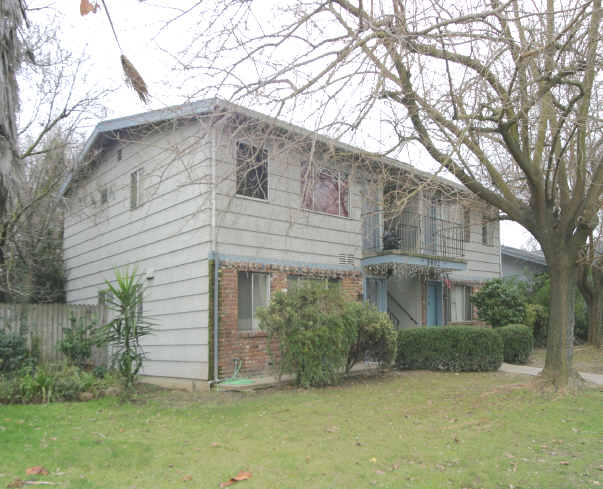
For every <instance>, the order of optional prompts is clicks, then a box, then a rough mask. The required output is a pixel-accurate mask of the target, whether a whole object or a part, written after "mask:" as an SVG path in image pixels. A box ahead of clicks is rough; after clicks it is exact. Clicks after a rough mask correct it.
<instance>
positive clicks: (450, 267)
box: [360, 253, 467, 272]
mask: <svg viewBox="0 0 603 489" xmlns="http://www.w3.org/2000/svg"><path fill="white" fill-rule="evenodd" d="M360 263H361V265H362V266H363V267H368V266H371V265H396V264H400V265H414V266H418V267H425V268H437V269H440V270H446V271H451V272H462V271H464V270H467V263H466V262H465V261H463V260H455V259H453V258H448V257H445V258H444V257H441V256H415V255H399V254H389V253H388V254H384V255H375V256H368V257H364V258H362V260H361V262H360Z"/></svg>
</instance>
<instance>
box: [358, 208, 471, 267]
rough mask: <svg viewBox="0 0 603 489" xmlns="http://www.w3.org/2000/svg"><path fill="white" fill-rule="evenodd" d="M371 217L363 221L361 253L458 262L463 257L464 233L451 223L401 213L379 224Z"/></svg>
mask: <svg viewBox="0 0 603 489" xmlns="http://www.w3.org/2000/svg"><path fill="white" fill-rule="evenodd" d="M380 221H381V220H380V219H376V218H375V217H374V216H372V217H371V218H369V219H367V220H365V223H364V224H365V240H364V244H365V250H366V251H373V252H377V251H378V252H383V251H391V250H395V251H399V252H402V253H409V254H418V255H429V256H442V257H451V258H461V257H463V256H464V229H463V226H462V225H461V224H459V223H457V222H454V221H448V220H446V219H440V218H437V217H433V216H422V215H420V214H416V213H412V212H404V213H402V214H401V215H400V216H396V217H394V218H392V219H389V220H385V222H383V229H384V231H383V233H381V232H380V229H381V225H380Z"/></svg>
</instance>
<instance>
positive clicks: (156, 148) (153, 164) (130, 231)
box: [64, 123, 210, 379]
mask: <svg viewBox="0 0 603 489" xmlns="http://www.w3.org/2000/svg"><path fill="white" fill-rule="evenodd" d="M118 149H121V150H122V159H121V161H118V160H117V150H118ZM138 168H143V192H144V193H143V204H142V205H141V206H139V207H137V208H135V209H131V208H130V174H131V173H132V172H133V171H134V170H136V169H138ZM209 174H210V151H209V140H208V138H207V131H206V130H205V129H204V128H203V127H202V126H201V125H200V124H199V123H187V124H185V125H181V126H179V127H177V128H168V129H166V128H165V127H164V128H162V129H161V130H159V129H158V130H157V131H154V132H153V131H152V132H150V133H148V134H146V135H145V136H144V137H141V138H134V137H132V141H125V140H124V141H120V142H115V143H114V144H113V145H112V147H111V148H109V149H108V150H107V151H106V153H105V154H104V155H103V156H102V163H101V164H99V165H98V167H97V168H96V169H95V170H94V171H93V172H91V173H90V175H88V176H87V178H85V179H84V180H83V181H81V182H79V183H78V184H76V185H74V187H73V189H72V192H71V194H70V196H69V213H68V215H67V217H66V220H65V242H64V253H65V264H66V272H67V277H68V282H67V300H68V302H70V303H87V304H94V303H96V302H97V297H98V292H99V290H101V289H103V288H104V287H105V285H104V280H105V279H107V280H112V278H113V276H114V269H115V268H123V267H130V268H133V267H136V268H137V269H138V271H139V272H140V273H145V272H148V271H150V270H152V271H153V279H152V280H145V283H146V285H147V290H146V293H145V299H144V311H145V314H148V316H149V318H150V319H151V321H152V322H153V324H154V328H155V332H154V334H153V335H152V336H149V337H147V338H145V339H144V341H143V345H144V348H145V352H146V354H147V358H148V359H147V361H145V363H144V366H143V372H142V373H143V374H145V375H151V376H162V377H178V378H188V379H207V372H208V363H207V362H208V333H207V331H208V328H207V321H208V303H209V298H208V253H209V250H210V212H209V200H208V199H209V195H210V191H209V190H210V188H209V177H208V175H209ZM104 188H107V190H108V197H109V199H108V202H106V203H105V204H101V203H100V198H99V196H100V191H101V189H104Z"/></svg>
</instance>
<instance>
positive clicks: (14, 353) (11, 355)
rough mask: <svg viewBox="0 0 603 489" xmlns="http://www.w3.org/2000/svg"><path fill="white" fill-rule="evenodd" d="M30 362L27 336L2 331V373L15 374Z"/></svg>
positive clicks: (0, 335)
mask: <svg viewBox="0 0 603 489" xmlns="http://www.w3.org/2000/svg"><path fill="white" fill-rule="evenodd" d="M29 360H30V354H29V349H28V348H27V341H26V339H25V336H24V335H22V334H20V333H17V332H11V331H4V330H2V329H0V373H9V372H14V371H15V370H18V369H20V368H22V367H23V366H24V365H25V364H26V363H28V362H29Z"/></svg>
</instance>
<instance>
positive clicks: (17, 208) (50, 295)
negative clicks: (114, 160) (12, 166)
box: [0, 130, 74, 303]
mask: <svg viewBox="0 0 603 489" xmlns="http://www.w3.org/2000/svg"><path fill="white" fill-rule="evenodd" d="M73 159H74V155H73V151H71V149H70V145H69V144H66V142H65V136H64V135H63V134H62V133H60V132H59V131H56V130H55V131H53V132H52V133H51V134H49V135H48V136H47V137H45V138H44V140H43V142H42V146H41V149H40V151H38V152H37V154H36V155H33V156H31V157H29V158H27V160H26V163H25V164H24V165H23V167H22V178H21V179H20V182H19V186H18V188H16V189H13V191H12V199H11V212H10V213H9V215H8V216H6V217H5V219H4V220H3V221H2V226H3V229H5V230H6V236H7V238H6V241H5V242H4V243H3V247H2V250H3V253H4V262H3V264H2V266H1V267H0V271H1V274H0V301H2V302H33V303H40V302H63V301H64V297H65V291H64V270H63V202H62V200H61V199H58V198H57V194H58V190H59V188H60V186H61V185H62V184H63V182H64V181H65V178H66V175H67V174H68V172H69V171H70V169H71V168H72V166H73V165H72V161H73Z"/></svg>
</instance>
